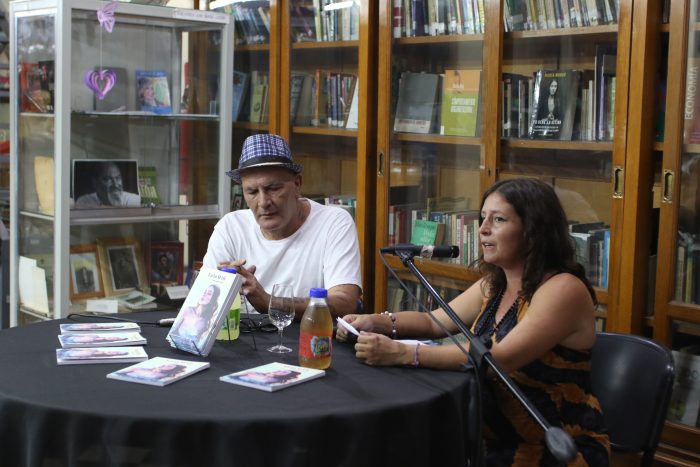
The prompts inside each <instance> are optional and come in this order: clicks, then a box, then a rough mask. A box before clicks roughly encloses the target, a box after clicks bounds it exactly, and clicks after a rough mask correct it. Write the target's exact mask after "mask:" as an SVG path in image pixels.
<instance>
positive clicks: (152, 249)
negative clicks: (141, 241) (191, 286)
mask: <svg viewBox="0 0 700 467" xmlns="http://www.w3.org/2000/svg"><path fill="white" fill-rule="evenodd" d="M184 249H185V245H184V243H182V242H151V243H150V244H149V247H148V255H147V256H146V264H147V265H148V266H147V269H148V278H149V281H150V283H151V284H169V285H180V284H182V283H183V282H182V281H183V276H184V264H185V262H184V258H183V253H184Z"/></svg>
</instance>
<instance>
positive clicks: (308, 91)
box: [294, 73, 316, 126]
mask: <svg viewBox="0 0 700 467" xmlns="http://www.w3.org/2000/svg"><path fill="white" fill-rule="evenodd" d="M315 83H316V78H315V77H314V75H312V74H310V73H308V74H305V75H304V80H303V81H302V84H301V90H300V91H299V101H298V103H297V105H296V113H295V115H294V125H295V126H309V125H311V117H312V114H313V103H314V95H315V86H316V84H315Z"/></svg>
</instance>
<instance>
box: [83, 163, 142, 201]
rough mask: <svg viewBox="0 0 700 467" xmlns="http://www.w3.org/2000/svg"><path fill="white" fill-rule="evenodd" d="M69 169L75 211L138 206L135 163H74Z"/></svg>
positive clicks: (138, 195)
mask: <svg viewBox="0 0 700 467" xmlns="http://www.w3.org/2000/svg"><path fill="white" fill-rule="evenodd" d="M71 169H72V170H71V179H72V185H71V189H72V193H71V195H72V196H73V199H74V200H75V207H76V208H78V209H80V208H102V207H140V206H141V196H140V194H139V168H138V162H137V161H135V160H131V159H75V160H73V166H72V168H71Z"/></svg>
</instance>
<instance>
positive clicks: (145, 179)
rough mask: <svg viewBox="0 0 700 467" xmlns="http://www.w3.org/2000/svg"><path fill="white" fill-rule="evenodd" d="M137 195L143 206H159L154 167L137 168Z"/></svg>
mask: <svg viewBox="0 0 700 467" xmlns="http://www.w3.org/2000/svg"><path fill="white" fill-rule="evenodd" d="M138 174H139V194H140V195H141V204H142V205H144V206H150V205H154V204H155V205H158V204H160V196H158V183H157V179H158V178H157V172H156V168H155V166H139V168H138Z"/></svg>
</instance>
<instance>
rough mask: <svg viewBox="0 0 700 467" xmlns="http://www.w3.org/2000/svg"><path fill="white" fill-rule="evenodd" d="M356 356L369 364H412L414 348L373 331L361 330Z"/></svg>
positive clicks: (356, 346) (356, 345)
mask: <svg viewBox="0 0 700 467" xmlns="http://www.w3.org/2000/svg"><path fill="white" fill-rule="evenodd" d="M355 356H356V357H357V358H359V359H362V360H364V361H365V363H366V364H367V365H410V364H411V363H413V358H414V348H413V347H411V346H409V345H406V344H402V343H401V342H397V341H395V340H392V339H391V338H389V337H387V336H383V335H381V334H375V333H372V332H365V331H362V332H360V335H359V337H358V338H357V343H356V344H355Z"/></svg>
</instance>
